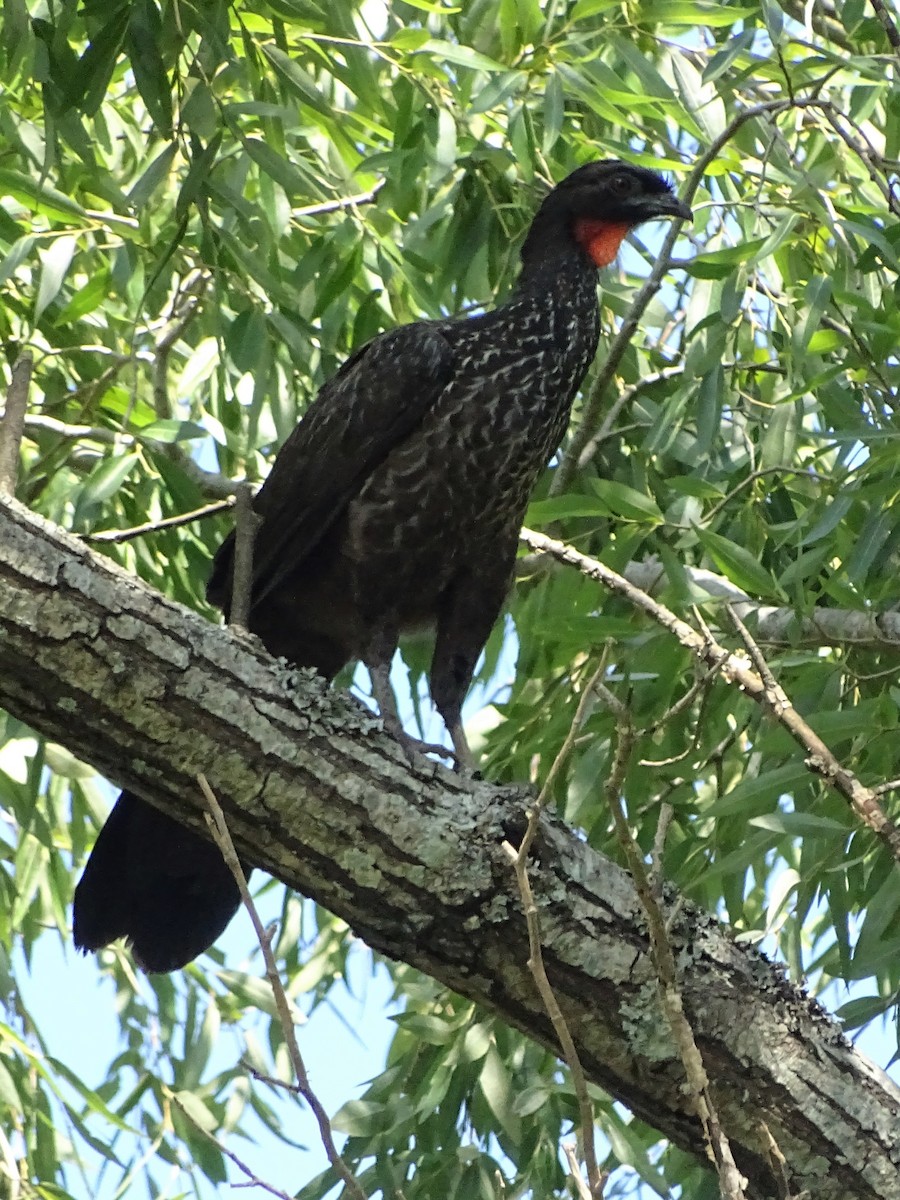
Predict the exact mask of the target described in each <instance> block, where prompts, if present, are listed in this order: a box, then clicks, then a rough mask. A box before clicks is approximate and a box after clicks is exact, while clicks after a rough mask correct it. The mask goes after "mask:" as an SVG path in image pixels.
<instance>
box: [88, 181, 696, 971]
mask: <svg viewBox="0 0 900 1200" xmlns="http://www.w3.org/2000/svg"><path fill="white" fill-rule="evenodd" d="M690 215H691V213H690V209H689V208H687V206H686V205H684V204H683V203H682V202H681V201H679V200H678V199H677V198H676V197H675V196H674V195H673V193H672V191H671V189H670V188H669V186H668V185H667V184H666V182H665V181H664V180H663V179H662V178H660V176H658V175H656V174H655V173H654V172H652V171H647V170H644V169H643V168H638V167H634V166H630V165H626V164H624V163H621V162H606V163H590V164H588V165H587V166H584V167H581V168H579V169H578V170H577V171H575V172H573V174H571V175H570V176H569V177H568V178H567V179H566V180H564V181H563V182H562V183H561V184H559V185H558V186H557V187H556V188H554V189H553V191H552V192H550V193H549V195H548V196H547V197H546V199H545V200H544V202H543V204H542V205H541V207H540V209H539V211H538V213H537V215H536V217H535V218H534V221H533V223H532V226H531V229H530V231H529V233H528V236H527V237H526V239H525V244H524V246H523V249H522V271H521V275H520V277H519V281H518V284H517V285H516V288H515V291H514V292H513V294H512V296H511V297H510V299H509V300H508V301H507V302H506V303H505V304H504V305H502V306H501V307H499V308H497V309H496V310H494V311H493V312H489V313H486V314H484V315H483V316H478V317H472V318H469V319H459V318H456V319H447V320H438V321H421V322H416V323H415V324H412V325H407V326H404V327H402V328H400V329H396V330H394V331H392V332H390V333H385V334H382V335H381V336H380V337H377V338H375V339H374V341H372V342H370V343H369V344H368V345H366V346H364V347H363V348H362V349H361V350H359V351H357V353H356V354H354V355H353V357H352V358H350V359H349V360H348V361H347V362H346V363H345V364H344V366H343V367H342V368H341V369H340V371H338V373H337V375H335V377H334V378H333V379H331V380H330V381H329V382H328V383H327V384H326V385H325V386H324V387H323V388H322V390H321V392H320V393H319V395H318V397H317V398H316V400H315V402H314V403H313V404H312V405H311V406H310V408H309V410H308V412H307V413H306V415H305V417H304V418H303V420H302V421H301V422H300V424H299V425H298V426H297V428H296V429H295V430H294V432H293V433H292V434H291V436H290V437H289V438H288V440H287V441H286V442H285V444H284V446H283V447H282V449H281V451H280V453H279V454H278V457H277V458H276V460H275V463H274V466H273V467H272V471H271V474H270V475H269V477H268V479H267V480H266V482H265V484H264V485H263V487H262V489H261V490H260V492H259V494H258V496H257V497H256V500H255V501H254V507H255V509H256V511H257V513H258V514H259V515H260V517H261V518H262V521H261V524H260V527H259V530H258V533H257V537H256V542H255V546H254V559H253V584H252V594H251V604H250V617H249V626H250V629H251V630H252V631H253V632H254V633H256V634H257V635H258V636H259V637H260V638H261V639H262V641H263V642H264V644H265V645H266V647H267V649H268V650H269V651H270V653H272V654H273V655H275V656H280V657H284V658H287V659H289V660H290V661H292V662H294V663H296V664H297V665H301V666H313V667H316V668H317V669H318V670H319V671H321V672H322V674H323V675H325V676H327V677H328V678H329V679H330V678H333V677H334V675H335V674H336V673H337V672H338V671H339V670H340V669H341V667H343V666H344V664H345V663H347V662H349V661H351V660H353V659H361V660H362V661H363V662H365V663H366V665H367V666H368V667H369V669H370V672H371V674H372V678H373V690H374V691H375V695H376V698H377V699H378V701H379V705H380V706H381V709H382V714H383V716H385V719H386V722H387V724H388V727H389V728H391V729H392V730H393V731H394V732H399V722H398V720H397V717H396V711H395V709H394V706H393V698H392V695H391V693H390V687H389V684H388V679H387V675H388V669H389V664H390V660H391V657H392V655H393V652H394V650H395V649H396V647H397V642H398V639H399V637H400V635H401V634H402V633H404V632H407V631H412V630H415V629H420V628H423V627H424V628H430V629H433V630H434V634H435V646H434V656H433V660H432V665H431V671H430V682H431V694H432V698H433V700H434V703H435V705H436V706H437V708H438V710H439V711H440V713H441V715H442V716H443V718H444V720H445V721H446V723H447V727H448V729H449V731H450V734H451V737H452V739H453V745H454V749H455V751H456V754H457V759H458V760H459V761H460V763H461V764H463V765H468V764H469V762H470V757H469V753H468V747H467V746H466V743H465V738H464V735H463V732H462V726H461V722H460V709H461V705H462V702H463V699H464V697H465V694H466V690H467V688H468V686H469V684H470V682H471V679H472V675H473V672H474V668H475V664H476V661H477V659H478V656H479V654H480V653H481V650H482V648H483V646H484V643H485V641H486V640H487V637H488V634H489V633H490V630H491V627H492V626H493V624H494V621H495V620H496V619H497V616H498V614H499V612H500V608H501V606H502V604H503V601H504V598H505V596H506V592H507V589H508V587H509V584H510V581H511V577H512V571H513V566H514V560H515V554H516V543H517V537H518V531H519V527H520V525H521V521H522V516H523V514H524V512H525V508H526V505H527V503H528V498H529V495H530V493H531V490H532V488H533V486H534V483H535V481H536V479H537V476H538V474H539V473H540V471H541V470H542V469H543V468H544V466H545V464H546V462H547V460H548V458H549V457H550V455H551V454H552V453H553V452H554V451H555V449H556V448H557V446H558V445H559V442H560V440H561V438H562V435H563V433H564V431H565V428H566V424H567V422H568V419H569V411H570V408H571V404H572V400H573V398H574V396H575V393H576V392H577V390H578V388H579V386H580V385H581V382H582V380H583V378H584V376H585V373H586V371H587V369H588V367H589V365H590V363H591V360H592V359H593V357H594V354H595V352H596V349H597V339H598V314H597V293H596V269H597V267H598V266H605V265H606V264H607V263H608V262H610V261H611V260H612V258H613V257H614V256H615V253H616V251H617V249H618V247H619V244H620V243H621V241H622V239H623V238H624V236H625V235H626V234H627V232H628V231H629V230H630V229H631V228H633V227H634V226H636V225H638V224H640V223H641V222H642V221H648V220H652V219H654V218H657V217H679V218H682V219H689V218H690ZM233 549H234V536H233V535H231V536H229V537H228V538H227V539H226V540H225V542H224V543H223V544H222V546H221V547H220V549H219V551H218V553H217V555H216V558H215V562H214V564H213V571H212V577H211V579H210V582H209V587H208V589H207V594H208V597H209V599H210V600H211V601H212V602H213V603H215V604H217V605H219V606H220V607H221V608H222V609H223V610H225V612H226V614H227V611H228V607H229V601H230V590H231V577H232V566H233ZM148 826H150V827H152V829H149V830H148ZM138 827H140V829H139V831H138ZM192 846H193V847H194V848H195V849H194V850H193V851H192V849H191V847H192ZM192 854H195V856H196V857H195V859H194V860H193V869H191V864H192V858H191V855H192ZM201 895H202V897H203V900H204V903H203V905H202V908H201V906H200V905H199V904H198V898H199V897H200V896H201ZM237 903H238V899H237V893H236V890H235V888H234V885H233V883H232V882H231V880H230V877H229V875H228V871H227V868H226V867H225V865H224V863H223V862H222V861H221V859H220V858H218V857H217V855H216V853H214V852H213V853H212V854H211V847H210V846H209V844H208V843H206V842H204V841H203V840H202V839H201V838H200V837H199V836H197V835H196V834H193V833H189V832H188V831H187V830H184V829H182V828H181V827H180V826H178V825H177V824H176V823H175V822H174V821H172V820H171V819H170V818H168V817H165V816H163V815H162V814H161V813H158V812H157V811H156V810H155V809H152V808H150V807H148V806H147V805H146V804H145V803H144V802H143V801H142V800H140V799H139V798H138V797H136V796H134V795H133V794H132V793H130V792H124V793H123V794H122V796H121V797H120V799H119V802H118V804H117V805H116V808H115V810H114V812H113V814H112V816H111V817H110V820H109V822H108V823H107V825H106V826H105V828H104V829H103V831H102V833H101V835H100V837H99V838H98V840H97V844H96V846H95V849H94V852H93V855H92V857H91V860H90V861H89V863H88V866H87V868H86V870H85V873H84V875H83V877H82V880H81V882H80V883H79V886H78V889H77V891H76V897H75V941H76V944H77V945H78V946H80V947H81V948H82V949H85V950H93V949H97V948H99V947H100V946H103V945H105V944H107V942H109V941H111V940H113V939H114V938H115V937H119V936H125V937H127V938H129V939H130V940H131V942H132V943H133V947H134V953H135V957H136V958H137V959H138V961H139V962H140V963H141V964H142V965H143V966H144V967H145V968H146V969H147V970H156V971H159V970H171V969H173V968H174V967H176V966H180V965H183V963H184V962H187V961H189V960H190V959H191V958H192V957H194V956H195V955H196V954H198V953H200V951H201V950H203V949H205V948H206V946H208V945H209V944H210V943H211V942H212V941H214V940H215V938H216V937H218V935H219V933H220V932H221V931H222V929H224V927H225V925H226V924H227V923H228V921H229V920H230V919H231V916H232V915H233V913H234V911H235V909H236V907H237Z"/></svg>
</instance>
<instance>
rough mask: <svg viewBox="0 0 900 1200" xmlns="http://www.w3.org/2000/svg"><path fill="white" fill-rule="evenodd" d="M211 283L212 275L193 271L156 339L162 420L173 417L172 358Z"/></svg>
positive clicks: (156, 389)
mask: <svg viewBox="0 0 900 1200" xmlns="http://www.w3.org/2000/svg"><path fill="white" fill-rule="evenodd" d="M209 280H210V276H209V275H208V274H207V273H206V272H205V271H199V270H198V271H194V272H192V273H191V274H190V275H189V276H188V277H187V279H186V280H185V281H184V283H183V284H182V287H181V290H180V291H179V293H178V296H177V297H176V299H175V302H174V303H173V305H172V316H171V317H170V319H169V320H168V321H167V322H166V323H165V325H164V326H163V328H162V330H161V331H160V334H159V336H158V337H157V339H156V353H155V355H154V359H153V382H152V387H153V407H154V409H155V411H156V415H157V417H158V418H159V419H160V420H165V419H167V418H169V417H171V415H172V405H171V404H170V403H169V383H168V374H169V355H170V354H171V353H172V347H173V346H174V345H175V343H176V342H177V341H178V339H179V338H180V337H181V336H182V335H183V334H184V332H185V330H186V329H187V327H188V326H189V325H190V323H191V321H193V319H194V317H195V316H196V315H197V313H198V311H199V309H200V301H201V300H202V298H203V293H204V292H205V291H206V286H207V284H208V283H209Z"/></svg>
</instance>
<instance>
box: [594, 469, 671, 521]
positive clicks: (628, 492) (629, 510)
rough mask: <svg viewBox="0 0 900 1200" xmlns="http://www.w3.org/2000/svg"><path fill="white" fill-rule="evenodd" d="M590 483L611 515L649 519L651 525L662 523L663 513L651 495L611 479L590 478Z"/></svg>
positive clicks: (641, 519)
mask: <svg viewBox="0 0 900 1200" xmlns="http://www.w3.org/2000/svg"><path fill="white" fill-rule="evenodd" d="M590 485H591V487H592V488H593V489H594V491H595V492H596V493H597V495H598V496H599V497H600V499H601V500H602V501H603V503H604V504H605V505H606V506H607V507H608V509H609V511H610V512H611V513H612V514H613V516H617V517H621V518H622V519H623V520H625V521H649V522H650V523H651V524H653V525H661V524H662V523H663V519H664V518H663V514H662V512H661V511H660V509H659V505H658V504H657V503H656V501H655V500H654V499H653V497H652V496H645V495H644V493H643V492H639V491H637V490H636V489H635V488H633V487H629V486H628V484H626V483H619V482H618V481H617V480H612V479H591V480H590Z"/></svg>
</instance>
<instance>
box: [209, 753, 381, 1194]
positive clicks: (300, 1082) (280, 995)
mask: <svg viewBox="0 0 900 1200" xmlns="http://www.w3.org/2000/svg"><path fill="white" fill-rule="evenodd" d="M197 783H198V784H199V785H200V790H201V791H202V792H203V795H204V798H205V799H206V803H207V804H208V805H209V810H210V814H211V815H208V816H207V818H206V823H207V825H208V826H209V830H210V834H211V836H212V838H213V841H214V842H215V843H216V845H217V846H218V847H219V849H220V850H221V852H222V857H223V858H224V859H225V862H226V863H227V865H228V868H229V869H230V871H231V873H232V875H233V876H234V881H235V883H236V884H237V886H238V889H239V891H240V893H241V900H242V901H243V904H244V907H245V908H246V910H247V912H248V913H249V914H250V920H251V921H252V922H253V928H254V930H255V931H256V937H257V940H258V941H259V946H260V949H261V950H262V954H263V960H264V962H265V964H266V977H267V979H268V980H269V986H270V987H271V988H272V995H273V997H274V999H275V1007H276V1009H277V1011H278V1019H279V1022H280V1024H281V1030H282V1033H283V1034H284V1040H285V1044H286V1045H287V1048H288V1054H289V1056H290V1059H291V1065H292V1066H293V1068H294V1075H295V1077H296V1080H297V1091H298V1092H299V1093H300V1095H301V1096H302V1097H303V1099H304V1100H305V1101H306V1103H307V1104H308V1105H309V1107H310V1108H311V1109H312V1112H313V1116H314V1117H315V1119H316V1124H317V1125H318V1127H319V1136H320V1138H321V1139H322V1145H323V1146H324V1148H325V1153H326V1154H327V1155H328V1161H329V1162H330V1163H331V1165H332V1167H333V1168H334V1171H335V1172H336V1174H337V1175H339V1176H340V1178H341V1179H342V1180H343V1182H344V1185H345V1187H346V1188H347V1190H348V1191H349V1192H350V1193H351V1194H352V1195H353V1196H355V1197H356V1200H366V1194H365V1192H364V1191H363V1190H362V1188H361V1187H360V1185H359V1183H358V1181H357V1180H356V1179H355V1178H354V1177H353V1175H352V1174H351V1172H350V1169H349V1168H348V1166H347V1164H346V1163H345V1162H344V1160H343V1159H342V1158H341V1156H340V1153H339V1152H338V1148H337V1146H336V1145H335V1144H334V1136H333V1135H332V1132H331V1122H330V1121H329V1119H328V1114H327V1113H326V1112H325V1109H324V1108H323V1107H322V1104H321V1101H320V1100H319V1098H318V1096H317V1095H316V1094H315V1092H314V1091H313V1090H312V1087H311V1086H310V1082H309V1076H308V1075H307V1073H306V1066H305V1064H304V1062H303V1056H302V1055H301V1053H300V1047H299V1045H298V1044H297V1038H296V1036H295V1034H294V1018H293V1015H292V1013H291V1003H290V1001H289V1000H288V998H287V993H286V992H285V990H284V986H283V985H282V982H281V978H280V976H279V974H278V967H277V965H276V962H275V955H274V954H273V953H272V946H271V942H270V939H269V937H268V935H267V934H266V929H265V926H264V925H263V923H262V921H261V919H260V916H259V913H258V912H257V911H256V905H255V904H254V903H253V898H252V897H251V895H250V890H249V888H248V887H247V879H246V876H245V875H244V871H243V868H242V867H241V863H240V859H239V858H238V856H237V851H236V850H235V848H234V843H233V842H232V840H231V834H230V833H229V831H228V826H227V824H226V822H225V814H224V813H223V812H222V808H221V805H220V804H219V802H218V800H217V799H216V797H215V794H214V792H213V790H212V788H211V787H210V786H209V783H208V782H207V779H206V776H205V775H202V774H200V775H198V776H197Z"/></svg>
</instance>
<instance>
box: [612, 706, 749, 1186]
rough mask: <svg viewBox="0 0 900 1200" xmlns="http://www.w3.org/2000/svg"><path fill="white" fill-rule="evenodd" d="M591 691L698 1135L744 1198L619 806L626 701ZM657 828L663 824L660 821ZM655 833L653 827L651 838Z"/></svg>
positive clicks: (625, 758)
mask: <svg viewBox="0 0 900 1200" xmlns="http://www.w3.org/2000/svg"><path fill="white" fill-rule="evenodd" d="M597 693H598V695H599V696H600V697H601V699H603V700H604V701H605V703H606V704H607V705H608V706H609V707H610V708H611V710H612V712H613V714H614V715H615V717H616V725H617V736H616V743H615V747H616V748H615V754H614V757H613V765H612V770H611V771H610V773H609V778H608V779H607V781H606V783H605V785H604V789H603V790H604V794H605V796H606V802H607V804H608V805H609V809H610V812H611V813H612V818H613V824H614V825H615V829H616V836H617V838H618V841H619V845H620V846H621V847H622V852H623V853H624V855H625V861H626V862H627V863H628V868H629V870H630V871H631V877H632V879H633V880H634V887H635V891H636V892H637V894H638V899H639V900H640V902H641V907H642V908H643V910H644V914H645V916H646V918H647V928H648V930H649V933H650V956H651V958H652V960H653V965H654V968H655V969H656V975H657V981H658V985H659V998H660V1003H661V1005H662V1009H663V1012H664V1013H665V1016H666V1020H667V1021H668V1023H669V1027H670V1029H671V1031H672V1037H673V1038H674V1039H675V1044H676V1046H677V1047H678V1053H679V1056H680V1058H681V1061H682V1063H683V1065H684V1071H685V1074H686V1076H687V1079H688V1084H689V1086H690V1088H691V1092H692V1094H693V1098H694V1103H695V1106H696V1110H697V1115H698V1116H699V1118H700V1121H701V1123H702V1125H703V1131H704V1135H705V1137H706V1141H707V1144H708V1146H709V1149H710V1152H711V1153H712V1156H713V1160H714V1161H715V1164H716V1169H717V1171H718V1173H719V1186H720V1188H721V1194H722V1197H723V1200H745V1193H744V1184H745V1182H746V1181H745V1180H744V1178H743V1176H742V1175H741V1173H740V1171H739V1170H738V1168H737V1164H736V1163H735V1161H734V1155H733V1154H732V1150H731V1144H730V1142H729V1140H728V1137H727V1135H726V1133H725V1131H724V1129H723V1128H722V1123H721V1121H720V1120H719V1116H718V1113H717V1111H716V1106H715V1104H714V1102H713V1098H712V1093H711V1090H710V1085H709V1076H708V1075H707V1073H706V1067H705V1066H704V1065H703V1058H702V1056H701V1054H700V1050H699V1048H698V1046H697V1042H696V1039H695V1038H694V1031H693V1029H692V1028H691V1025H690V1022H689V1021H688V1019H687V1016H686V1014H685V1011H684V998H683V997H682V994H681V989H680V987H679V986H678V969H677V967H676V965H675V954H674V952H673V950H672V945H671V943H670V941H669V936H668V933H667V932H666V922H665V919H664V918H663V914H662V911H661V909H660V906H659V903H658V902H657V898H656V887H655V886H654V882H653V881H651V878H650V875H649V874H648V872H647V869H646V867H645V866H644V860H643V857H642V855H641V851H640V850H639V848H638V845H637V843H636V841H635V840H634V836H633V835H632V832H631V830H630V829H629V827H628V814H627V812H626V810H625V801H624V799H623V796H622V787H623V784H624V781H625V773H626V771H627V769H628V762H629V759H630V758H631V752H632V749H633V748H634V742H635V736H636V735H635V729H634V725H633V723H632V719H631V713H630V712H629V710H628V708H627V706H626V705H624V704H623V703H622V702H621V700H619V699H618V697H616V696H615V695H614V694H613V693H612V692H611V691H609V689H608V688H606V687H603V686H602V685H598V687H597ZM661 828H663V829H664V828H665V827H664V826H661ZM659 836H660V835H659V831H658V836H657V842H658V841H659ZM662 836H663V837H664V836H665V834H664V833H663V834H662ZM658 849H659V847H658V845H657V850H658Z"/></svg>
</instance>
